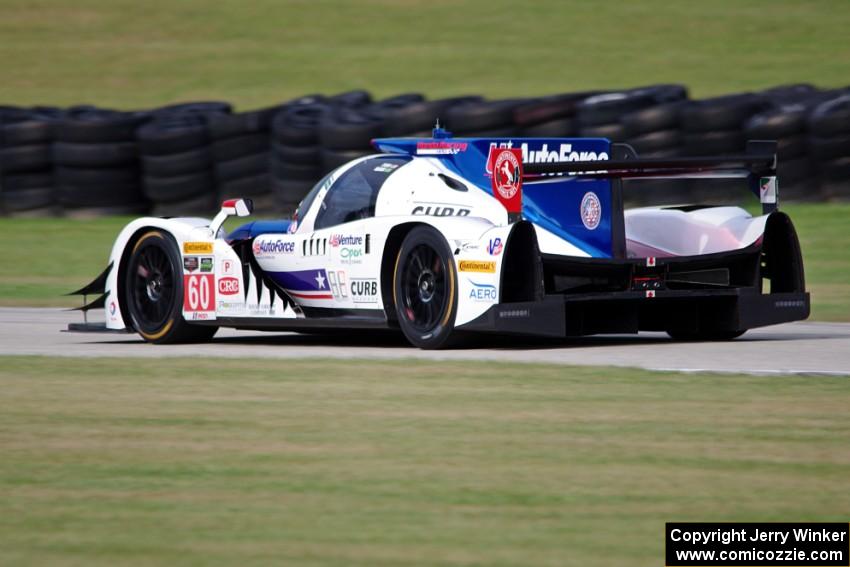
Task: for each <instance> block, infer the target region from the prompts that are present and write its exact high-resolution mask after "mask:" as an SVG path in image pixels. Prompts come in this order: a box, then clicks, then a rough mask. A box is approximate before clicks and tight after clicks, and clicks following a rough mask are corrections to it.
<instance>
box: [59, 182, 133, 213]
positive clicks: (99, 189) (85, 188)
mask: <svg viewBox="0 0 850 567" xmlns="http://www.w3.org/2000/svg"><path fill="white" fill-rule="evenodd" d="M56 197H57V200H58V201H59V203H60V204H62V205H63V206H66V207H115V206H119V207H120V206H123V205H135V204H137V203H143V202H144V201H145V199H144V196H143V195H142V189H141V187H139V184H138V182H135V181H134V182H132V183H127V184H122V185H117V184H112V183H110V184H79V185H71V184H67V183H61V182H57V183H56Z"/></svg>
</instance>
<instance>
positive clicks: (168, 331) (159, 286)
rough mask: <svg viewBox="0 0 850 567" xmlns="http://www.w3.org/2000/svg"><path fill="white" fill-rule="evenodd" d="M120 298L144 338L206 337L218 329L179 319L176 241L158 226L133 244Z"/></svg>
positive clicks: (155, 340)
mask: <svg viewBox="0 0 850 567" xmlns="http://www.w3.org/2000/svg"><path fill="white" fill-rule="evenodd" d="M124 300H125V305H126V306H127V311H128V313H129V315H130V319H131V321H132V324H133V327H134V328H135V329H136V331H137V332H138V333H139V335H141V336H142V338H143V339H145V340H146V341H148V342H151V343H162V344H164V343H180V342H195V341H204V340H209V339H211V338H212V336H213V335H214V334H215V332H216V331H217V330H218V329H217V327H213V326H201V325H191V324H189V323H187V322H186V320H185V319H183V314H182V308H183V272H182V263H181V261H180V253H179V251H178V250H177V243H176V242H175V241H174V239H173V238H171V237H170V236H168V235H166V234H163V233H162V232H160V231H158V230H151V231H149V232H146V233H144V234H143V235H142V236H141V237H140V238H139V240H137V241H136V244H135V246H133V251H132V252H131V253H130V259H129V262H128V264H127V271H126V273H125V279H124Z"/></svg>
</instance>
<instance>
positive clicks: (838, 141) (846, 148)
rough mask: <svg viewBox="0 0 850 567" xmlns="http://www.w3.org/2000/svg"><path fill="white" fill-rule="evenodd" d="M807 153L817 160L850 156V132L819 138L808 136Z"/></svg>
mask: <svg viewBox="0 0 850 567" xmlns="http://www.w3.org/2000/svg"><path fill="white" fill-rule="evenodd" d="M808 148H809V155H811V156H813V157H815V158H816V159H818V160H830V159H834V158H838V157H843V156H850V133H848V134H846V135H844V136H832V137H830V138H821V137H819V136H809V139H808Z"/></svg>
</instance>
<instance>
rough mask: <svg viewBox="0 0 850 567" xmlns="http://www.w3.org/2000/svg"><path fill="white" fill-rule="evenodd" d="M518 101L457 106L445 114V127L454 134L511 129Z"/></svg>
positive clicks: (468, 103)
mask: <svg viewBox="0 0 850 567" xmlns="http://www.w3.org/2000/svg"><path fill="white" fill-rule="evenodd" d="M519 104H521V101H517V100H492V101H480V102H467V103H464V104H456V105H454V106H451V107H450V108H448V109H447V110H446V112H445V126H446V128H448V129H449V130H451V131H452V132H477V131H481V130H493V129H501V128H505V127H510V126H512V125H513V123H514V109H515V108H516V107H517V106H518V105H519Z"/></svg>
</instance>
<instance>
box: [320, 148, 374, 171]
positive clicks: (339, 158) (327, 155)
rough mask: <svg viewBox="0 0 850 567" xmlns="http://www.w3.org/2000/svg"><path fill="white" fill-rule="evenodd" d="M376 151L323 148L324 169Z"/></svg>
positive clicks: (332, 167)
mask: <svg viewBox="0 0 850 567" xmlns="http://www.w3.org/2000/svg"><path fill="white" fill-rule="evenodd" d="M373 153H375V152H374V151H370V150H328V149H323V150H322V171H324V172H327V171H331V170H334V169H336V168H338V167H340V166H343V165H345V164H347V163H348V162H350V161H351V160H355V159H357V158H361V157H363V156H368V155H371V154H373Z"/></svg>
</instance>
